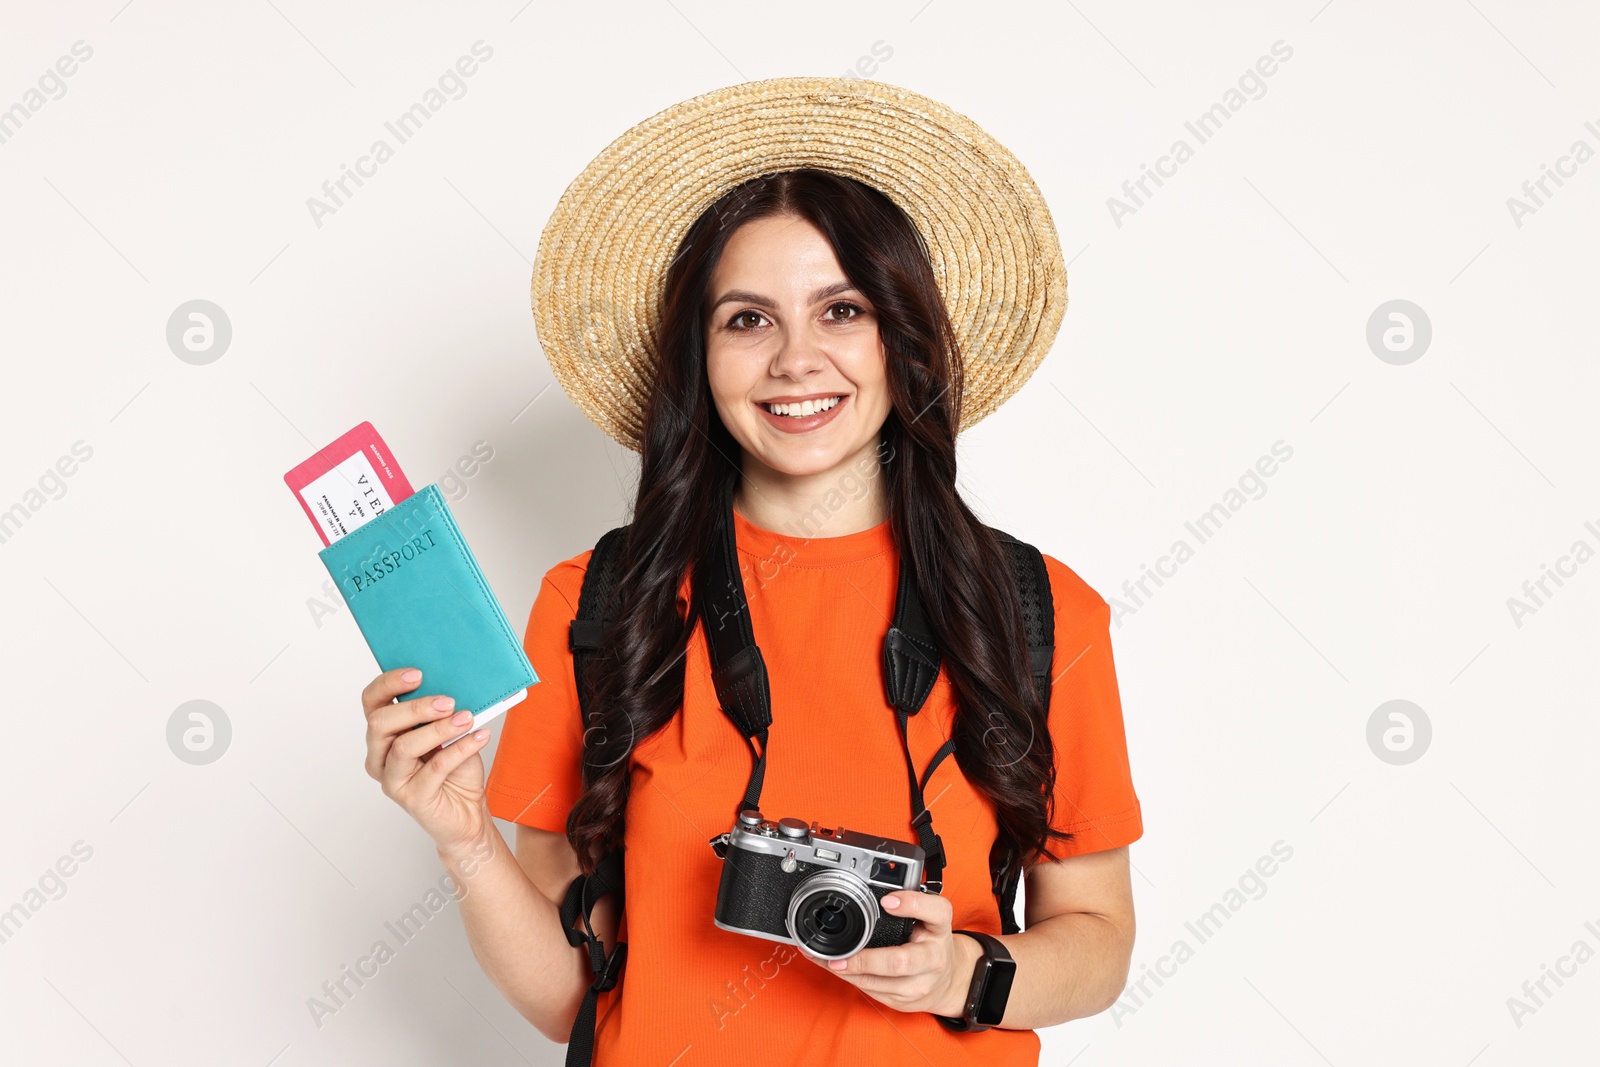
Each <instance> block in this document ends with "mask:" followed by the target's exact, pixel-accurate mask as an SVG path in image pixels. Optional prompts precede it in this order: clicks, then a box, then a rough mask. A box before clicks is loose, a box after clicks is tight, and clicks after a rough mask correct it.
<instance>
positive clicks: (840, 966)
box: [828, 960, 845, 971]
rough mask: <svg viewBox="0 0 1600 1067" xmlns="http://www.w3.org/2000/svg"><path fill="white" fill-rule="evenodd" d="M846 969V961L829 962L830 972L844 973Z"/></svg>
mask: <svg viewBox="0 0 1600 1067" xmlns="http://www.w3.org/2000/svg"><path fill="white" fill-rule="evenodd" d="M844 968H845V962H844V960H829V961H828V969H829V970H830V971H842V970H844Z"/></svg>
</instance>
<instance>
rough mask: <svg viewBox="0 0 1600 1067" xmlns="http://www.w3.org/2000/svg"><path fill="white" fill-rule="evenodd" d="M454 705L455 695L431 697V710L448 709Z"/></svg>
mask: <svg viewBox="0 0 1600 1067" xmlns="http://www.w3.org/2000/svg"><path fill="white" fill-rule="evenodd" d="M455 706H456V698H455V697H434V698H433V710H434V711H449V710H450V709H451V708H453V707H455Z"/></svg>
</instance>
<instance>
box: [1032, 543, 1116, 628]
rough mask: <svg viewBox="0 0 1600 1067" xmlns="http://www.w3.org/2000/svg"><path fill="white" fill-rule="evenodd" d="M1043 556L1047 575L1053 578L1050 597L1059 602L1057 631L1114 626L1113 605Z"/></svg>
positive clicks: (1061, 565) (1074, 574)
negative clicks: (1109, 624) (1111, 624)
mask: <svg viewBox="0 0 1600 1067" xmlns="http://www.w3.org/2000/svg"><path fill="white" fill-rule="evenodd" d="M1041 555H1043V556H1044V567H1045V572H1046V573H1047V574H1049V576H1050V597H1051V599H1052V600H1054V601H1055V614H1056V628H1057V629H1065V628H1074V629H1081V628H1084V627H1086V626H1104V625H1105V624H1107V623H1109V622H1110V619H1111V605H1109V604H1108V603H1106V599H1105V598H1104V597H1102V596H1101V595H1100V594H1099V593H1097V592H1095V590H1094V587H1092V586H1091V585H1090V584H1089V583H1088V582H1086V581H1084V580H1083V578H1082V577H1080V576H1079V574H1078V572H1077V571H1075V570H1073V569H1072V568H1071V567H1069V566H1067V565H1066V564H1065V563H1062V562H1061V561H1060V560H1059V559H1057V558H1056V557H1054V556H1052V555H1050V553H1048V552H1043V553H1041Z"/></svg>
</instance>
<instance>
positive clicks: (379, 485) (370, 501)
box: [283, 422, 412, 545]
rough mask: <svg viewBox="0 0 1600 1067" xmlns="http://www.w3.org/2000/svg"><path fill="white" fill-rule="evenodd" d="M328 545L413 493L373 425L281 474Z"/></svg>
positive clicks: (357, 429)
mask: <svg viewBox="0 0 1600 1067" xmlns="http://www.w3.org/2000/svg"><path fill="white" fill-rule="evenodd" d="M283 480H284V482H285V483H287V484H288V486H289V488H290V490H292V491H293V492H294V495H295V499H297V500H299V501H300V507H301V508H303V509H304V510H305V513H306V515H307V516H309V517H310V519H311V524H312V525H313V526H315V527H316V528H317V535H318V536H319V537H321V538H322V543H323V544H324V545H331V544H333V543H334V542H335V541H337V540H339V538H341V537H344V536H345V535H346V534H348V533H350V532H351V531H353V530H356V529H358V528H360V527H361V526H363V525H364V524H366V523H367V522H369V521H371V520H372V519H374V518H376V517H377V516H379V515H381V514H383V513H384V512H385V511H387V510H388V509H389V508H391V507H393V506H394V505H396V504H398V503H400V501H402V500H404V499H405V498H406V497H408V496H410V495H411V493H412V489H411V483H410V482H408V481H406V476H405V474H404V473H402V472H401V470H400V465H399V464H398V463H396V462H395V461H394V453H392V452H390V451H389V446H388V445H386V444H384V442H383V438H381V437H379V436H378V431H377V430H375V429H373V428H372V423H370V422H363V423H362V424H361V425H360V426H357V427H356V428H355V429H353V430H351V431H350V432H349V433H347V434H345V435H344V436H343V437H340V438H339V439H338V440H337V441H335V442H334V443H333V444H331V445H329V446H328V447H327V448H324V449H322V450H320V451H318V452H317V454H316V455H314V456H312V457H311V458H310V459H308V460H306V461H305V462H304V463H302V464H300V465H299V466H298V467H296V468H295V469H294V470H292V471H290V472H289V473H288V474H285V475H284V476H283Z"/></svg>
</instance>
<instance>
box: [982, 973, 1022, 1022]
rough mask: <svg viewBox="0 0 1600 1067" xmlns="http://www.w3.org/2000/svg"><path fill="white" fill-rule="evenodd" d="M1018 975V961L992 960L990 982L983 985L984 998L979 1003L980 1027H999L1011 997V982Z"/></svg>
mask: <svg viewBox="0 0 1600 1067" xmlns="http://www.w3.org/2000/svg"><path fill="white" fill-rule="evenodd" d="M1016 974H1017V961H1016V960H990V961H989V975H988V980H987V981H985V982H984V983H983V997H982V998H981V999H980V1000H979V1001H978V1010H977V1017H978V1018H977V1022H978V1025H979V1026H999V1025H1000V1020H1001V1019H1003V1018H1005V1014H1006V1001H1007V1000H1008V999H1009V998H1010V996H1011V980H1012V979H1013V978H1015V977H1016Z"/></svg>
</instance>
